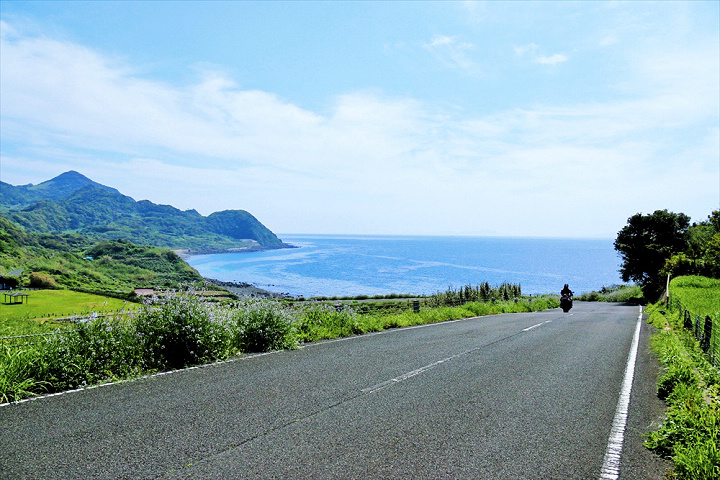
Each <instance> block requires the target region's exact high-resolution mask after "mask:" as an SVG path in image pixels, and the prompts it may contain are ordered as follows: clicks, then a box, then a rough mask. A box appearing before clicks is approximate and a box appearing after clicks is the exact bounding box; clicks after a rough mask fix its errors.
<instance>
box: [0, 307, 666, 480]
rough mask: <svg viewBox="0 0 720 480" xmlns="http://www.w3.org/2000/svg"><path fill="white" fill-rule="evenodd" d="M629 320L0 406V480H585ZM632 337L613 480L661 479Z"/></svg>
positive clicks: (404, 346)
mask: <svg viewBox="0 0 720 480" xmlns="http://www.w3.org/2000/svg"><path fill="white" fill-rule="evenodd" d="M637 317H638V307H636V306H620V305H612V304H602V303H581V302H577V303H576V305H575V307H574V308H573V310H571V313H569V314H563V313H562V312H561V311H560V310H559V309H555V310H551V311H545V312H540V313H532V314H530V313H527V314H508V315H496V316H492V317H482V318H477V319H468V320H462V321H456V322H449V323H443V324H436V325H431V326H425V327H414V328H407V329H396V330H390V331H387V332H384V333H381V334H372V335H366V336H363V337H353V338H350V339H345V340H341V341H332V342H324V343H318V344H314V345H309V346H306V347H305V348H302V349H300V350H296V351H286V352H278V353H273V354H267V355H258V356H252V357H244V358H242V359H239V360H235V361H232V362H227V363H223V364H218V365H213V366H209V367H205V368H197V369H192V370H185V371H179V372H175V373H172V374H166V375H158V376H154V377H150V378H143V379H138V380H135V381H131V382H125V383H121V384H115V385H110V386H106V387H102V388H95V389H88V390H81V391H77V392H73V393H68V394H65V395H59V396H53V397H47V398H42V399H37V400H33V401H28V402H24V403H20V404H12V405H7V406H4V407H0V478H63V479H67V478H133V479H134V478H192V479H195V478H197V479H200V478H202V479H205V478H218V479H219V478H363V479H364V478H500V479H502V478H512V479H523V478H527V479H593V478H600V475H601V471H602V468H603V461H604V456H605V452H606V450H607V449H608V438H609V436H610V433H611V429H612V426H613V419H614V416H615V411H616V406H617V405H618V396H619V394H620V390H621V387H622V383H623V378H624V373H625V369H626V365H627V359H628V352H629V351H630V347H631V344H632V340H633V334H634V331H635V329H636V326H637ZM651 328H652V327H650V326H648V325H646V324H645V323H644V322H642V325H641V328H640V335H639V348H638V353H637V361H636V366H635V369H634V373H635V375H634V381H633V388H632V394H631V397H630V402H629V407H628V415H627V425H626V427H625V432H624V433H625V435H624V443H623V445H622V453H621V454H620V459H619V464H618V472H619V478H622V479H650V478H652V479H656V478H663V476H664V469H665V468H666V467H667V465H665V464H664V463H663V462H662V461H660V460H659V459H658V458H657V457H655V456H654V455H653V454H651V453H650V452H648V451H647V450H646V449H645V448H644V447H643V446H642V439H643V438H642V435H643V433H645V432H646V431H647V428H648V426H649V425H650V423H651V422H653V421H658V420H659V419H660V417H661V414H662V404H661V402H660V401H659V400H658V399H657V397H656V396H655V391H656V383H655V381H656V374H657V363H656V362H655V361H654V360H653V358H652V356H651V355H650V354H649V352H648V349H647V338H648V334H649V331H650V329H651Z"/></svg>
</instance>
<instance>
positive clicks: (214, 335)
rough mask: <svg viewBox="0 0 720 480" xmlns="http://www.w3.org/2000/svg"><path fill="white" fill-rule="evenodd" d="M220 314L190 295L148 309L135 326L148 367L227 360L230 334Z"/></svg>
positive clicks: (166, 299) (161, 300)
mask: <svg viewBox="0 0 720 480" xmlns="http://www.w3.org/2000/svg"><path fill="white" fill-rule="evenodd" d="M220 313H221V312H215V311H213V309H212V308H211V307H210V305H208V304H206V303H204V302H203V301H202V300H201V299H200V298H198V297H197V296H195V295H192V294H189V293H188V294H183V295H166V296H164V297H160V298H157V299H155V301H154V302H153V303H151V304H148V305H145V306H144V308H143V309H141V311H140V312H139V313H138V314H137V317H136V318H135V320H134V322H133V324H134V326H135V331H136V334H137V336H138V339H139V343H140V345H141V346H142V349H143V360H144V364H145V365H146V367H148V368H150V369H159V370H163V369H167V368H181V367H184V366H187V365H193V364H197V363H201V362H204V361H208V360H214V359H216V358H220V357H222V356H224V354H225V353H226V352H227V346H228V344H229V338H228V335H229V333H228V331H227V329H226V326H225V324H224V322H223V321H222V320H220V319H216V318H215V317H216V316H218V315H219V314H220Z"/></svg>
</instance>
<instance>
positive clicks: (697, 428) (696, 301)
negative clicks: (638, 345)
mask: <svg viewBox="0 0 720 480" xmlns="http://www.w3.org/2000/svg"><path fill="white" fill-rule="evenodd" d="M679 305H684V306H686V307H687V308H689V309H690V310H692V311H693V312H696V313H697V314H698V315H703V316H710V317H711V318H712V319H713V321H714V322H716V324H717V323H720V280H718V279H711V278H706V277H697V276H690V277H678V278H676V279H673V281H672V282H671V283H670V302H669V308H668V307H666V306H665V304H664V303H663V302H660V303H657V304H655V305H651V306H650V307H648V309H647V312H648V315H649V320H648V321H649V322H650V323H651V324H652V325H654V326H655V327H657V328H658V331H659V332H658V333H657V334H656V335H655V336H654V337H653V339H652V348H653V349H654V351H655V352H656V354H657V356H658V358H659V360H660V363H661V366H662V368H663V373H662V375H661V377H660V379H659V381H658V396H660V398H662V399H663V400H665V402H666V403H667V406H668V408H667V413H666V417H665V420H664V422H663V423H662V425H660V426H659V428H658V429H657V430H655V431H652V432H650V434H649V435H648V437H647V440H646V442H645V445H646V446H647V447H648V448H650V449H651V450H653V451H654V452H656V453H657V454H658V455H661V456H663V457H665V458H668V459H671V460H672V461H673V463H674V465H675V468H674V472H673V473H672V475H673V478H678V479H687V480H690V479H693V480H702V479H708V480H709V479H717V478H720V444H719V442H720V368H718V366H717V365H713V363H712V362H711V357H710V356H709V355H708V354H707V353H706V352H704V351H703V349H702V348H701V345H700V342H698V340H697V339H696V338H695V335H694V334H693V332H692V331H691V330H688V329H687V328H685V327H684V325H683V323H684V319H683V316H682V315H681V313H680V308H678V306H679ZM716 331H717V330H716ZM714 339H715V341H716V342H717V340H718V337H717V336H714ZM710 352H711V353H716V354H717V352H716V351H713V350H711V351H710Z"/></svg>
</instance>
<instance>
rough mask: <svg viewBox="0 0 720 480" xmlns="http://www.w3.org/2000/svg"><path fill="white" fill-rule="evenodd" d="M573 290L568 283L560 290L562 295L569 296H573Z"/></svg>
mask: <svg viewBox="0 0 720 480" xmlns="http://www.w3.org/2000/svg"><path fill="white" fill-rule="evenodd" d="M572 294H573V293H572V290H570V287H568V284H567V283H566V284H565V286H564V287H563V289H562V290H560V295H561V296H563V295H567V296H568V298H572Z"/></svg>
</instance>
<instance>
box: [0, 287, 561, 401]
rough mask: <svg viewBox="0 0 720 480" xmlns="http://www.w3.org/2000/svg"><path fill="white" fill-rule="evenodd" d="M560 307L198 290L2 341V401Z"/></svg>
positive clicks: (550, 302)
mask: <svg viewBox="0 0 720 480" xmlns="http://www.w3.org/2000/svg"><path fill="white" fill-rule="evenodd" d="M557 306H559V304H558V301H557V300H556V299H554V298H551V297H540V298H533V299H532V300H531V301H528V300H520V301H517V302H516V301H509V302H491V303H482V302H473V303H468V304H465V305H463V306H461V307H439V308H425V309H422V310H421V311H420V312H419V313H412V312H401V313H392V314H387V315H382V314H372V315H359V314H358V313H357V312H355V311H354V310H353V309H352V308H345V307H342V306H340V307H336V306H333V305H328V304H325V303H320V302H304V303H301V304H300V305H299V306H290V305H287V304H283V303H281V302H278V301H270V300H262V301H250V302H236V303H217V302H207V301H203V299H202V298H200V297H198V296H197V295H172V296H168V297H164V298H160V299H156V302H155V303H153V304H148V305H143V306H141V307H140V308H139V309H138V310H137V311H136V312H134V313H133V314H132V315H130V316H128V317H125V318H124V319H123V320H122V321H120V320H115V319H112V318H98V319H95V320H92V321H90V322H87V323H81V324H73V325H71V326H69V327H67V328H64V329H62V330H60V331H58V333H57V334H55V335H51V336H47V337H43V338H41V339H40V341H38V342H36V343H32V344H28V345H6V344H4V345H3V344H0V402H7V401H17V400H20V399H22V398H26V397H29V396H32V395H37V394H42V393H50V392H56V391H62V390H66V389H72V388H77V387H82V386H86V385H92V384H97V383H102V382H105V381H108V380H117V379H123V378H130V377H133V376H137V375H140V374H143V373H152V372H157V371H164V370H170V369H176V368H182V367H185V366H190V365H197V364H202V363H206V362H211V361H215V360H222V359H226V358H229V357H231V356H233V355H237V354H241V353H249V352H262V351H270V350H279V349H289V348H295V347H296V346H297V345H298V344H299V343H302V342H313V341H317V340H321V339H330V338H336V337H343V336H348V335H355V334H362V333H366V332H370V331H380V330H383V329H386V328H394V327H402V326H410V325H419V324H425V323H434V322H442V321H446V320H456V319H461V318H467V317H473V316H479V315H489V314H493V313H510V312H529V311H536V310H544V309H547V308H554V307H557Z"/></svg>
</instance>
